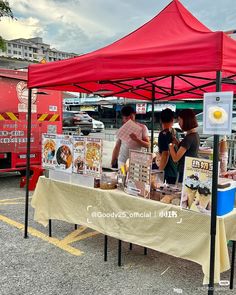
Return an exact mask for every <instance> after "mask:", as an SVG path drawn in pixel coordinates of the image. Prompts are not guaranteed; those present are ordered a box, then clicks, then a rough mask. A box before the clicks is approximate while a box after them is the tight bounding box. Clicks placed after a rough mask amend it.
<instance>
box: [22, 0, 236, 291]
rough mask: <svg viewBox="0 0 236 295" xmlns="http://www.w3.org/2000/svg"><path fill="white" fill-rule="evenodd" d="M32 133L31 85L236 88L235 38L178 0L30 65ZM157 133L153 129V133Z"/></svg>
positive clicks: (129, 89) (143, 90)
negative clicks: (108, 37) (81, 49)
mask: <svg viewBox="0 0 236 295" xmlns="http://www.w3.org/2000/svg"><path fill="white" fill-rule="evenodd" d="M28 87H29V89H30V91H29V105H28V112H29V120H28V139H29V138H30V132H31V129H30V125H31V120H30V113H31V89H32V88H40V87H43V88H44V89H47V88H48V89H57V90H64V91H78V92H86V93H96V94H100V96H103V97H105V96H112V95H113V96H122V97H128V98H135V99H144V100H151V101H152V103H153V105H154V102H155V101H157V100H171V99H175V100H176V99H183V98H197V99H201V98H202V97H203V94H204V93H205V92H209V91H215V90H216V91H221V89H222V90H233V91H234V92H236V42H235V41H234V40H233V39H231V38H230V37H229V36H227V35H226V34H224V33H223V32H212V31H211V30H209V29H208V28H207V27H206V26H204V25H203V24H202V23H201V22H199V21H198V20H197V19H196V18H195V17H194V16H193V15H192V14H191V13H190V12H189V11H188V10H187V9H186V8H185V7H184V6H183V5H182V4H181V3H180V2H179V1H178V0H173V1H172V2H171V3H170V4H169V5H168V6H167V7H166V8H164V9H163V10H162V11H161V12H160V13H159V14H158V15H157V16H155V17H154V18H153V19H152V20H150V21H149V22H147V23H146V24H145V25H143V26H142V27H140V28H139V29H137V30H136V31H134V32H132V33H130V34H129V35H127V36H125V37H124V38H122V39H120V40H118V41H116V42H114V43H112V44H111V45H108V46H106V47H104V48H102V49H99V50H96V51H94V52H91V53H88V54H84V55H81V56H79V57H76V58H73V59H68V60H63V61H58V62H52V63H46V64H37V65H30V66H29V71H28ZM152 139H153V135H152ZM218 143H219V136H218V135H215V136H214V159H213V170H214V173H213V185H212V214H211V257H210V260H211V262H210V265H211V267H210V284H209V287H210V288H209V294H213V292H214V288H213V286H214V258H215V234H216V208H217V181H218ZM29 165H30V140H28V149H27V167H28V169H27V170H28V171H27V185H26V214H25V237H27V226H28V197H29V193H28V181H29V180H28V179H29Z"/></svg>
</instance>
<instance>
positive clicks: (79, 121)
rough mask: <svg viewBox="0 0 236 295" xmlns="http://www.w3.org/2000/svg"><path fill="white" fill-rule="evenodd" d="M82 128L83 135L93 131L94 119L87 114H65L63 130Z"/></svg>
mask: <svg viewBox="0 0 236 295" xmlns="http://www.w3.org/2000/svg"><path fill="white" fill-rule="evenodd" d="M78 128H80V130H81V132H82V134H83V135H89V133H90V132H91V131H92V130H93V119H92V118H91V117H90V116H89V115H88V114H87V113H85V112H81V111H80V112H75V111H74V112H67V111H66V112H63V130H76V129H78Z"/></svg>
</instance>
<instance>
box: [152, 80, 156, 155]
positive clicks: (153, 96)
mask: <svg viewBox="0 0 236 295" xmlns="http://www.w3.org/2000/svg"><path fill="white" fill-rule="evenodd" d="M154 103H155V85H152V130H151V152H152V153H153V144H154V118H155V117H154Z"/></svg>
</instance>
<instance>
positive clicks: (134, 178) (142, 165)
mask: <svg viewBox="0 0 236 295" xmlns="http://www.w3.org/2000/svg"><path fill="white" fill-rule="evenodd" d="M129 157H130V161H129V173H128V176H127V189H126V192H127V193H130V194H134V195H139V196H142V197H145V198H149V197H150V184H151V170H152V153H145V152H141V151H132V150H131V151H130V156H129Z"/></svg>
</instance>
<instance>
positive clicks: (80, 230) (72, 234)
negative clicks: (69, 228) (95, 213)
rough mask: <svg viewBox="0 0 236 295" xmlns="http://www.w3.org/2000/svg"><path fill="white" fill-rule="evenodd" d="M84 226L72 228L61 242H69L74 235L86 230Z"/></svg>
mask: <svg viewBox="0 0 236 295" xmlns="http://www.w3.org/2000/svg"><path fill="white" fill-rule="evenodd" d="M86 228H87V227H86V226H80V227H79V228H78V229H76V230H74V231H73V232H72V233H70V234H69V235H68V236H66V237H65V238H64V239H63V240H62V241H61V242H62V243H63V244H70V241H71V240H73V239H74V238H75V237H76V236H78V235H79V234H80V233H82V232H83V231H85V230H86Z"/></svg>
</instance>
